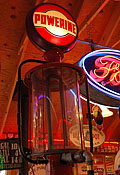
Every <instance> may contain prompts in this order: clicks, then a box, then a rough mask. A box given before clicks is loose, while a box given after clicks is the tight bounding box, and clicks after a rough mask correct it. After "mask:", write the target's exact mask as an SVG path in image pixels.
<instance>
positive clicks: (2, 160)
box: [0, 138, 23, 170]
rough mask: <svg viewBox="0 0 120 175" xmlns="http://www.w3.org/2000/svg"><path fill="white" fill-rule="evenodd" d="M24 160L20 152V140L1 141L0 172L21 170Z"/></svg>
mask: <svg viewBox="0 0 120 175" xmlns="http://www.w3.org/2000/svg"><path fill="white" fill-rule="evenodd" d="M22 167H23V160H22V157H21V155H20V152H19V150H18V139H17V138H12V139H0V170H11V169H20V168H22Z"/></svg>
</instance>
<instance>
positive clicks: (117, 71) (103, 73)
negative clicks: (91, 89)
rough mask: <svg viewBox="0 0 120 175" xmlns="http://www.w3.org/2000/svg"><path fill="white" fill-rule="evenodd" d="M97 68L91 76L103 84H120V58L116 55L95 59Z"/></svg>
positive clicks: (91, 72)
mask: <svg viewBox="0 0 120 175" xmlns="http://www.w3.org/2000/svg"><path fill="white" fill-rule="evenodd" d="M95 67H96V68H95V69H94V70H91V71H90V76H91V77H92V78H93V79H95V81H97V82H101V84H102V85H106V84H110V85H111V86H118V85H120V59H119V58H117V57H114V56H103V57H98V58H97V59H96V60H95Z"/></svg>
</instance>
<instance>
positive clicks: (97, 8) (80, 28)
mask: <svg viewBox="0 0 120 175" xmlns="http://www.w3.org/2000/svg"><path fill="white" fill-rule="evenodd" d="M109 1H110V0H100V1H99V3H98V4H97V5H96V6H95V7H94V8H93V10H92V11H91V12H90V13H89V14H88V15H87V17H86V18H85V19H84V21H83V22H82V23H81V24H80V25H79V26H78V31H79V35H80V34H81V32H82V31H83V30H84V29H85V28H86V27H87V25H89V24H90V23H91V21H93V19H94V18H95V17H96V16H97V15H98V13H99V12H100V11H101V10H102V9H103V8H104V7H105V6H106V5H107V4H108V2H109Z"/></svg>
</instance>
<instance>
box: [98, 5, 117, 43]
mask: <svg viewBox="0 0 120 175" xmlns="http://www.w3.org/2000/svg"><path fill="white" fill-rule="evenodd" d="M113 9H114V10H113V13H112V15H111V18H110V20H109V21H108V23H107V25H106V26H105V30H104V32H103V35H102V37H101V39H100V42H99V44H102V45H105V46H107V45H108V43H109V41H110V39H111V37H112V35H113V33H114V31H115V29H116V27H117V25H118V23H119V21H120V2H119V3H115V7H113Z"/></svg>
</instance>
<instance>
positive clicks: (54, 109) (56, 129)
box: [25, 63, 86, 154]
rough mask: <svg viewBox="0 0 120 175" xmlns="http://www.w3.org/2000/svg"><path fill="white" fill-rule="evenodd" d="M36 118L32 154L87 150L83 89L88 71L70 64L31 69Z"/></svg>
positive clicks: (31, 127)
mask: <svg viewBox="0 0 120 175" xmlns="http://www.w3.org/2000/svg"><path fill="white" fill-rule="evenodd" d="M28 79H30V82H31V85H30V88H31V92H32V104H31V106H32V110H31V111H32V112H31V113H32V116H31V121H30V122H29V123H30V126H29V128H30V133H31V134H30V135H31V138H30V142H31V143H33V144H32V152H33V153H37V154H39V153H40V152H47V153H48V154H49V153H51V152H53V153H57V152H60V151H61V152H63V151H65V150H68V149H69V150H70V149H81V150H82V149H83V148H84V141H83V128H82V126H83V123H82V107H81V101H80V86H81V85H82V84H83V83H85V79H86V76H85V74H84V71H83V70H82V69H81V68H80V67H78V66H75V65H71V64H67V63H46V64H43V65H40V66H38V67H36V68H34V69H32V70H30V71H29V72H28V73H27V74H26V77H25V83H27V81H28Z"/></svg>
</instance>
